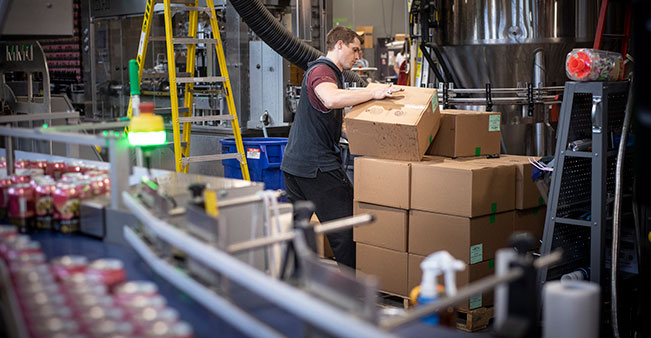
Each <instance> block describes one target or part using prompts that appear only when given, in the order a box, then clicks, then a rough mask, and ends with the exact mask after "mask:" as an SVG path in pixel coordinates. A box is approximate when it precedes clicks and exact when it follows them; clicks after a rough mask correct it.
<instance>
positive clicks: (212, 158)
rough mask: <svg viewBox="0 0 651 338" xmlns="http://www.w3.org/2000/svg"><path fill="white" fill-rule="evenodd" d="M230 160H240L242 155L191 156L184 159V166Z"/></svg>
mask: <svg viewBox="0 0 651 338" xmlns="http://www.w3.org/2000/svg"><path fill="white" fill-rule="evenodd" d="M230 159H240V154H238V153H230V154H215V155H200V156H189V157H184V158H183V165H187V164H188V163H195V162H211V161H221V160H230Z"/></svg>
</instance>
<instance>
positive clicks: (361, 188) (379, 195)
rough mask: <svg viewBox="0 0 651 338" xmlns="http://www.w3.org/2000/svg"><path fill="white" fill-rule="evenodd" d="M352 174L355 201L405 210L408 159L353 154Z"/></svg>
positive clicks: (408, 195)
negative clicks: (354, 155) (400, 159)
mask: <svg viewBox="0 0 651 338" xmlns="http://www.w3.org/2000/svg"><path fill="white" fill-rule="evenodd" d="M354 175H355V177H354V178H353V181H354V185H355V186H354V190H353V194H354V198H355V200H356V201H360V202H366V203H372V204H377V205H384V206H388V207H394V208H399V209H409V207H410V203H409V199H410V190H411V162H405V161H392V160H382V159H376V158H370V157H356V158H355V172H354Z"/></svg>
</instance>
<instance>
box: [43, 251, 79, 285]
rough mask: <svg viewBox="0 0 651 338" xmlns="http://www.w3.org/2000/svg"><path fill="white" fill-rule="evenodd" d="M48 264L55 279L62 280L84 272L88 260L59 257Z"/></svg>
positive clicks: (77, 257)
mask: <svg viewBox="0 0 651 338" xmlns="http://www.w3.org/2000/svg"><path fill="white" fill-rule="evenodd" d="M50 264H51V265H52V272H54V275H55V276H56V277H57V279H59V280H64V279H67V278H69V277H70V276H72V275H73V274H75V273H78V272H84V271H86V267H87V266H88V258H86V257H84V256H75V255H68V256H61V257H58V258H55V259H53V260H52V261H51V262H50Z"/></svg>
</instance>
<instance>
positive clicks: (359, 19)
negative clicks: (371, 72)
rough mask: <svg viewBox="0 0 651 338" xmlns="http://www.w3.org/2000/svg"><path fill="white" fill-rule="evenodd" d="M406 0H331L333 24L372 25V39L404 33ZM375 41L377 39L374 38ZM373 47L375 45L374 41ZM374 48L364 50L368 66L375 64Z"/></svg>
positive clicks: (354, 27)
mask: <svg viewBox="0 0 651 338" xmlns="http://www.w3.org/2000/svg"><path fill="white" fill-rule="evenodd" d="M405 3H406V0H333V3H332V7H333V15H332V18H333V26H337V25H341V26H347V27H350V28H352V29H356V27H357V26H373V39H374V40H376V39H377V38H385V37H392V36H395V35H396V34H397V33H405V21H406V19H407V14H406V8H405V7H406V5H405ZM376 41H377V40H376ZM373 47H375V42H374V45H373ZM374 55H375V48H367V49H365V50H364V57H365V58H366V59H367V60H368V61H369V66H371V67H373V66H375V62H374V61H375V60H374Z"/></svg>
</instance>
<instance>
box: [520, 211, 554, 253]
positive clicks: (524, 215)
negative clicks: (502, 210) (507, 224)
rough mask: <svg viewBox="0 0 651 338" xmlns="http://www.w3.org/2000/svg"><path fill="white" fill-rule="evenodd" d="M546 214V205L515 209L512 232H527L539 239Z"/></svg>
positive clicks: (543, 227)
mask: <svg viewBox="0 0 651 338" xmlns="http://www.w3.org/2000/svg"><path fill="white" fill-rule="evenodd" d="M546 214H547V207H544V206H543V207H537V208H532V209H527V210H516V211H515V213H513V232H528V233H530V234H532V235H533V236H534V237H536V239H537V240H538V245H537V246H536V247H540V241H542V238H543V231H544V230H545V217H546Z"/></svg>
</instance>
